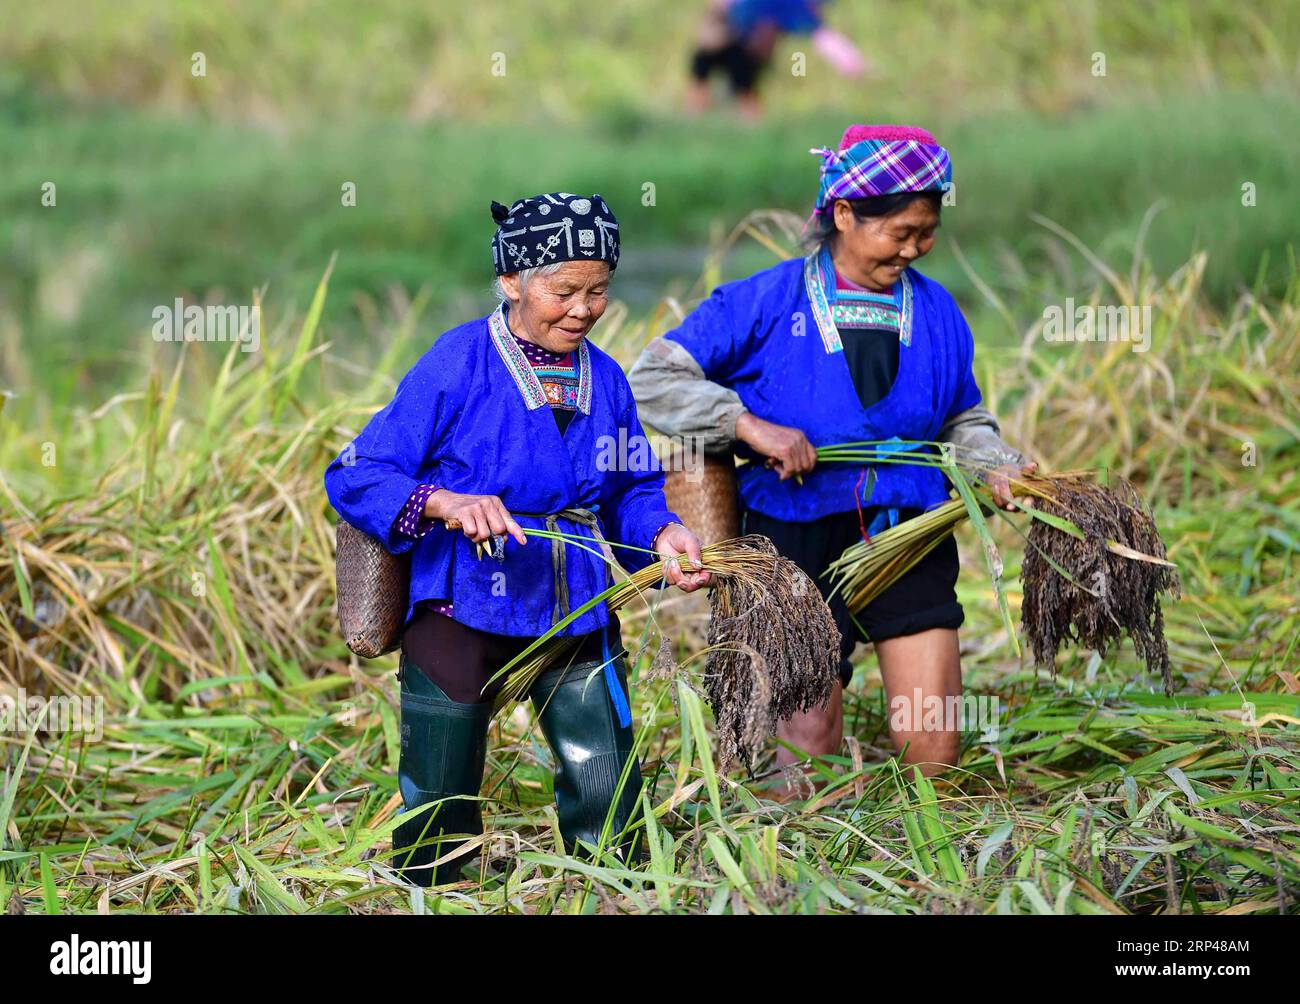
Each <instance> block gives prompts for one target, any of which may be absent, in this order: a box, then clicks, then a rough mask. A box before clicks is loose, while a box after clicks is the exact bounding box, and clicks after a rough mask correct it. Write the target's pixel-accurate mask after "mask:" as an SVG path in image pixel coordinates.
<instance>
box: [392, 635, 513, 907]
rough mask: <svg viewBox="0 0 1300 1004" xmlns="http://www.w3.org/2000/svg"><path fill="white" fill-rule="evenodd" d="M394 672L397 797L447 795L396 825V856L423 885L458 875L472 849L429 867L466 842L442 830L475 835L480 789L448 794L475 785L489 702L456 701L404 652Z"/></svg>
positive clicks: (408, 876) (479, 828)
mask: <svg viewBox="0 0 1300 1004" xmlns="http://www.w3.org/2000/svg"><path fill="white" fill-rule="evenodd" d="M399 677H400V679H401V694H402V729H401V733H402V750H401V755H400V757H399V758H398V763H397V787H398V790H399V791H400V792H401V793H402V802H403V803H404V804H405V807H406V808H407V809H408V810H409V809H414V808H416V807H417V806H420V805H426V804H428V803H430V802H438V801H439V800H440V799H447V800H446V801H441V802H439V804H437V805H435V806H433V807H432V808H431V809H430V810H429V811H428V812H422V813H420V814H419V815H416V816H413V817H412V818H411V819H409V820H407V821H406V822H404V823H402V824H401V825H400V826H398V827H397V829H396V830H394V831H393V850H394V851H395V852H396V853H395V854H394V855H393V864H394V866H395V867H396V868H397V869H398V871H399V873H400V874H401V875H402V878H404V879H405V880H406V881H408V882H413V883H415V884H416V885H421V886H426V887H427V886H431V885H442V884H443V883H445V882H454V881H456V879H457V877H458V876H459V874H460V870H461V868H462V866H464V865H465V864H467V863H468V862H470V861H472V860H474V858H475V857H476V855H474V854H465V855H462V856H460V857H457V858H455V859H453V860H451V861H446V862H444V863H442V864H440V865H439V866H438V867H437V868H430V867H428V865H430V864H431V863H432V862H434V861H436V860H437V859H438V858H440V857H442V856H443V855H444V854H447V853H448V852H450V851H451V850H453V849H454V848H455V847H456V846H458V845H459V844H463V843H464V842H465V841H464V840H439V839H438V838H439V837H440V836H441V835H443V834H469V835H471V836H472V835H476V834H479V833H482V832H483V813H482V811H481V803H480V802H479V801H478V799H477V797H471V798H454V799H448V796H451V795H469V796H477V795H478V793H479V787H480V786H481V785H482V784H483V765H484V761H485V759H486V757H487V728H488V719H489V718H490V717H491V714H492V707H491V705H490V704H461V703H459V702H457V701H453V700H452V699H451V698H449V697H448V696H447V695H446V694H445V693H444V692H443V690H442V688H441V687H439V686H438V685H437V684H436V683H434V682H433V681H432V680H430V679H429V678H428V677H427V676H425V675H424V673H423V672H421V670H420V668H419V667H418V666H416V665H414V664H413V663H408V662H407V661H406V656H404V655H403V656H402V659H401V667H400V671H399ZM417 845H423V846H417ZM420 866H424V867H420Z"/></svg>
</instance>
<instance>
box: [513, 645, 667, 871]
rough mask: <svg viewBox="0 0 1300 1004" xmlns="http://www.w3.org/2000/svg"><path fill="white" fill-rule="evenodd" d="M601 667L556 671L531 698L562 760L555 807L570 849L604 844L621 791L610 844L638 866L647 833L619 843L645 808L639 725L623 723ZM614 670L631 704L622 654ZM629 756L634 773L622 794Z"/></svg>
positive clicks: (542, 679) (588, 665)
mask: <svg viewBox="0 0 1300 1004" xmlns="http://www.w3.org/2000/svg"><path fill="white" fill-rule="evenodd" d="M600 666H601V662H600V661H595V662H583V663H577V664H575V665H573V666H569V667H559V668H557V669H553V670H550V671H549V672H546V673H544V674H542V676H541V677H539V678H538V680H537V682H536V683H534V684H533V688H532V691H531V692H530V696H531V697H532V701H533V707H534V708H536V709H537V716H538V719H539V720H540V722H541V725H542V732H543V734H544V735H545V736H546V741H547V743H548V744H549V745H550V747H551V750H552V752H553V753H554V755H555V803H556V807H557V808H558V810H559V816H560V836H562V837H563V838H564V843H565V846H566V847H568V848H569V851H570V853H573V854H581V853H582V849H581V848H580V847H579V846H578V844H579V841H581V842H582V843H584V844H588V845H590V846H591V847H599V846H602V844H601V839H600V838H601V833H602V831H604V829H605V818H606V816H607V814H608V813H609V807H610V804H611V803H612V802H614V798H615V794H616V793H617V794H618V802H617V805H616V806H615V808H614V813H613V819H612V821H611V823H610V828H609V831H608V833H609V838H608V839H607V840H606V842H605V844H604V845H603V846H605V847H611V846H612V847H614V848H615V849H616V850H617V851H618V853H619V854H620V855H621V856H622V857H623V860H625V861H627V862H629V863H631V862H634V861H637V860H640V857H641V840H640V833H639V832H637V833H635V834H633V835H632V836H630V837H627V838H624V839H623V840H622V841H619V840H618V837H619V834H620V833H622V831H623V830H624V829H625V828H626V827H627V825H628V824H629V823H630V822H632V821H633V819H634V818H635V816H636V814H637V812H638V810H639V808H640V804H641V803H640V794H641V764H640V762H639V761H637V759H636V758H635V757H634V756H633V755H632V746H633V739H634V736H633V733H632V727H631V726H630V725H628V726H622V725H620V724H619V721H618V713H617V711H616V710H615V708H614V704H613V701H612V700H611V698H610V693H609V690H608V687H607V685H606V682H605V673H604V670H601V669H599V667H600ZM614 667H615V670H616V673H617V676H618V681H619V685H620V686H621V687H622V689H623V696H624V701H625V702H626V700H627V693H628V689H627V673H626V670H625V663H624V660H623V658H622V656H620V657H619V658H617V659H616V660H615V662H614ZM593 670H595V671H596V672H595V673H594V675H593ZM629 757H630V758H631V759H632V761H633V762H632V767H631V770H630V771H629V774H628V778H627V780H626V781H625V782H624V784H623V787H622V791H621V792H619V780H620V777H621V776H622V773H623V766H624V765H625V764H626V763H627V762H628V759H629Z"/></svg>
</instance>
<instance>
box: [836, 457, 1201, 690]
mask: <svg viewBox="0 0 1300 1004" xmlns="http://www.w3.org/2000/svg"><path fill="white" fill-rule="evenodd" d="M944 468H945V470H946V472H947V473H948V474H949V475H950V477H952V479H953V480H954V483H955V484H956V486H957V489H958V493H959V494H960V495H961V497H960V498H957V499H953V500H952V501H950V502H947V503H945V504H944V505H941V506H938V507H936V508H934V509H932V510H930V511H929V512H926V513H923V514H921V515H920V516H917V517H915V518H913V519H910V520H907V521H905V522H903V523H900V524H898V525H897V526H895V527H891V528H890V529H888V530H886V531H884V532H882V533H879V534H877V535H876V536H874V537H872V538H871V539H870V540H864V541H859V542H857V543H855V544H852V545H851V546H849V547H848V548H846V549H845V551H844V553H843V554H842V555H841V556H840V557H839V558H838V559H836V561H834V562H832V563H831V565H830V567H829V568H828V570H827V573H826V574H827V575H829V576H830V577H831V581H832V582H833V583H834V588H833V590H832V595H836V594H843V595H844V597H845V599H846V601H847V603H848V606H849V609H850V610H851V611H853V612H854V613H856V612H857V611H859V610H861V609H862V608H863V607H865V606H866V605H867V604H869V603H870V602H871V601H872V600H874V599H875V598H876V597H878V596H879V595H880V594H881V593H883V592H884V591H885V590H886V589H888V588H889V587H890V586H891V585H893V584H894V583H895V582H897V581H898V579H899V578H900V577H902V575H903V574H904V573H905V572H907V570H908V569H910V568H911V567H912V566H913V565H915V564H916V563H917V562H919V561H920V560H921V559H922V558H923V557H925V555H926V554H928V553H929V552H930V551H931V550H933V549H934V548H935V547H936V546H938V544H939V543H940V542H942V541H943V540H944V538H946V537H947V536H948V535H949V534H951V533H953V532H954V531H955V530H956V528H957V526H958V525H959V524H960V523H961V522H962V521H963V520H965V519H967V518H969V519H971V520H972V522H973V523H975V525H976V529H977V530H978V531H979V533H980V537H981V540H982V542H983V544H984V550H985V553H986V556H987V558H988V561H989V567H990V571H991V574H992V578H993V585H994V588H995V590H996V591H997V593H998V599H999V604H1000V605H1001V606H1002V607H1003V613H1004V618H1005V617H1006V601H1005V596H1004V594H1003V591H1002V583H1001V574H1002V561H1001V558H1000V557H999V556H998V553H997V549H996V547H995V546H994V544H993V540H992V537H991V536H990V535H989V532H988V528H987V526H986V525H985V517H986V516H988V515H992V514H994V513H996V514H997V515H999V516H1002V517H1004V518H1006V519H1012V517H1011V516H1010V515H1009V514H1008V513H1007V512H1005V511H1003V510H1001V509H994V508H993V507H992V505H991V498H990V493H989V491H988V489H987V488H985V487H984V486H982V485H974V484H971V483H969V482H968V481H967V480H966V478H965V476H964V475H963V474H962V473H961V471H960V469H958V468H956V467H955V466H953V465H944ZM1112 482H1113V484H1112V485H1111V486H1106V485H1102V484H1098V483H1097V482H1096V480H1095V475H1094V474H1093V473H1092V472H1088V471H1070V472H1063V473H1059V474H1055V475H1040V474H1032V475H1025V476H1023V477H1022V478H1020V479H1013V484H1014V485H1015V488H1016V490H1017V492H1018V493H1021V494H1024V495H1028V496H1031V497H1032V498H1033V499H1034V506H1033V508H1029V507H1024V506H1022V507H1021V511H1022V512H1024V513H1025V514H1027V515H1028V516H1030V517H1031V520H1030V523H1031V526H1030V529H1029V533H1028V534H1027V535H1026V541H1027V543H1028V547H1027V552H1026V555H1025V560H1024V562H1023V564H1022V565H1021V572H1020V576H1021V584H1022V587H1023V590H1024V601H1023V605H1022V610H1021V618H1022V623H1023V625H1024V628H1025V633H1026V634H1027V635H1028V636H1029V640H1030V644H1031V646H1032V647H1033V650H1034V658H1035V661H1036V662H1037V663H1038V664H1039V665H1040V666H1044V667H1048V666H1054V664H1055V656H1056V653H1057V651H1058V650H1059V649H1060V646H1061V644H1062V643H1063V642H1064V641H1066V640H1072V641H1074V642H1076V643H1078V644H1081V645H1084V646H1086V647H1088V648H1092V649H1094V650H1096V651H1097V652H1099V653H1104V652H1105V651H1106V650H1107V648H1109V647H1110V646H1111V645H1112V644H1113V643H1115V642H1116V641H1117V640H1119V639H1120V638H1121V636H1122V635H1123V634H1124V633H1127V634H1128V635H1129V637H1131V638H1132V639H1133V646H1134V648H1135V649H1136V651H1137V653H1138V655H1139V656H1140V657H1141V658H1142V659H1143V660H1144V661H1145V662H1146V665H1147V668H1148V669H1149V670H1151V671H1152V672H1155V671H1157V670H1158V671H1159V672H1160V673H1161V677H1162V679H1163V681H1164V685H1165V690H1166V693H1168V692H1171V690H1172V681H1171V679H1170V675H1169V653H1168V646H1167V645H1166V642H1165V636H1164V617H1163V614H1162V611H1161V607H1160V599H1159V595H1160V593H1162V592H1166V591H1173V592H1174V594H1175V595H1178V574H1177V570H1176V567H1175V566H1174V564H1173V563H1172V562H1170V561H1168V560H1167V558H1166V557H1165V555H1166V551H1165V544H1164V541H1163V540H1162V539H1161V537H1160V533H1159V531H1158V530H1157V529H1156V525H1155V520H1154V519H1153V518H1152V516H1151V513H1150V510H1149V509H1148V508H1147V506H1146V505H1145V504H1144V503H1143V501H1142V499H1141V497H1140V496H1139V494H1138V492H1137V490H1136V489H1135V488H1134V487H1133V485H1132V484H1131V483H1130V482H1129V481H1127V480H1126V479H1124V478H1119V477H1115V478H1112ZM1008 628H1010V624H1009V622H1008ZM1012 639H1013V642H1014V633H1013V634H1012Z"/></svg>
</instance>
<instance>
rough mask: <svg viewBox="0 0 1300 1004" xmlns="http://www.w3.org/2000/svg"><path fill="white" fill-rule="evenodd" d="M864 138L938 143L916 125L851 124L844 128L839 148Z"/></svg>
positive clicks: (847, 146) (893, 141)
mask: <svg viewBox="0 0 1300 1004" xmlns="http://www.w3.org/2000/svg"><path fill="white" fill-rule="evenodd" d="M864 139H876V140H881V141H883V142H885V143H901V142H906V141H907V140H909V139H910V140H915V141H916V142H918V143H929V144H930V145H931V146H938V145H939V141H938V140H937V139H935V138H934V135H933V134H932V133H931V132H929V131H928V130H926V129H921V128H919V127H917V126H900V125H851V126H849V127H848V128H847V129H845V130H844V138H843V139H841V140H840V149H841V150H847V149H848V148H849V147H851V146H852V145H853V144H854V143H861V142H862V141H863V140H864Z"/></svg>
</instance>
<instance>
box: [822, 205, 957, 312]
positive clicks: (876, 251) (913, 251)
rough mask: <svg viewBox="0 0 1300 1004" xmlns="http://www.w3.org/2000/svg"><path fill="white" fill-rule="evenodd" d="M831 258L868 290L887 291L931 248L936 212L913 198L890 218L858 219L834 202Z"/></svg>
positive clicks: (847, 208) (850, 209)
mask: <svg viewBox="0 0 1300 1004" xmlns="http://www.w3.org/2000/svg"><path fill="white" fill-rule="evenodd" d="M834 212H835V229H836V231H837V233H836V236H835V244H834V246H833V247H832V248H831V257H832V258H833V259H834V261H835V266H836V268H838V269H839V270H840V272H841V273H842V274H843V275H844V276H845V277H846V278H848V279H850V280H852V281H853V282H856V283H857V284H858V285H860V286H866V287H867V288H868V289H875V290H885V289H889V288H890V287H891V286H893V284H894V283H895V282H897V281H898V277H899V276H900V275H902V274H903V269H905V268H907V266H908V265H911V264H912V263H913V262H914V261H916V260H917V259H918V258H924V257H925V256H926V255H927V254H929V253H930V249H931V248H932V247H934V232H935V231H936V230H937V229H939V213H938V211H937V210H936V209H935V208H934V207H933V206H931V205H930V200H929V199H913V200H912V201H911V202H909V203H908V204H907V205H906V206H904V207H903V208H902V209H900V210H899V211H898V212H896V213H894V214H892V215H890V216H871V217H868V218H867V219H865V220H859V219H858V218H857V217H855V216H854V215H853V207H852V206H850V205H849V204H848V203H847V202H846V201H844V200H843V199H839V200H837V201H836V203H835V210H834Z"/></svg>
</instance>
